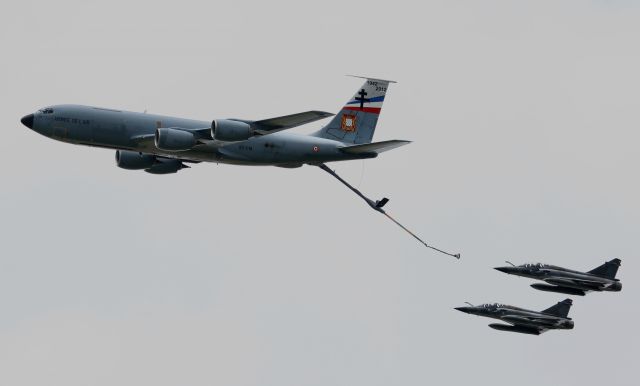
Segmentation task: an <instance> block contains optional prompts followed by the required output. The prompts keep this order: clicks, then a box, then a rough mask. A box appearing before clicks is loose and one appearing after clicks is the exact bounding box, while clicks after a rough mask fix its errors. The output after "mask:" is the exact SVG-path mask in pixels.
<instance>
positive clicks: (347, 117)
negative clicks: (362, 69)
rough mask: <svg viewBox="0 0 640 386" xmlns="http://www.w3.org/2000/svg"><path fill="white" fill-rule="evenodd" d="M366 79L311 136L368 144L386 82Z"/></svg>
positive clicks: (376, 120)
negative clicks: (327, 121)
mask: <svg viewBox="0 0 640 386" xmlns="http://www.w3.org/2000/svg"><path fill="white" fill-rule="evenodd" d="M365 79H367V80H366V81H365V82H364V84H363V85H362V87H360V88H358V90H357V91H356V93H355V95H354V96H353V97H352V98H351V99H349V101H348V102H347V103H346V104H345V105H344V107H342V109H341V110H340V112H338V113H337V114H336V116H335V117H334V118H333V119H332V120H331V122H329V124H328V125H327V126H325V127H323V128H322V129H321V130H320V131H318V132H317V133H315V134H314V135H315V136H317V137H322V138H328V139H333V140H336V141H341V142H345V143H350V144H363V143H370V142H371V141H372V139H373V133H374V132H375V130H376V124H377V123H378V117H379V116H380V112H381V111H382V103H383V102H384V98H385V95H386V94H387V88H388V87H389V84H390V83H395V82H393V81H390V80H382V79H373V78H365Z"/></svg>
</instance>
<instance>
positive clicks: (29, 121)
mask: <svg viewBox="0 0 640 386" xmlns="http://www.w3.org/2000/svg"><path fill="white" fill-rule="evenodd" d="M20 122H22V124H23V125H25V126H27V127H28V128H30V129H33V114H29V115H25V116H24V117H22V119H21V120H20Z"/></svg>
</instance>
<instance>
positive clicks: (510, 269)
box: [494, 267, 513, 273]
mask: <svg viewBox="0 0 640 386" xmlns="http://www.w3.org/2000/svg"><path fill="white" fill-rule="evenodd" d="M494 269H495V270H496V271H500V272H504V273H510V272H512V271H513V268H511V267H495V268H494Z"/></svg>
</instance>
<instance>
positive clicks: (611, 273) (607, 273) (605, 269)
mask: <svg viewBox="0 0 640 386" xmlns="http://www.w3.org/2000/svg"><path fill="white" fill-rule="evenodd" d="M621 262H622V261H621V260H620V259H613V260H611V261H607V262H606V263H604V264H602V265H601V266H599V267H598V268H595V269H592V270H591V271H589V273H590V274H592V275H596V276H601V277H604V278H607V279H612V280H613V279H615V278H616V274H617V273H618V268H619V267H620V263H621Z"/></svg>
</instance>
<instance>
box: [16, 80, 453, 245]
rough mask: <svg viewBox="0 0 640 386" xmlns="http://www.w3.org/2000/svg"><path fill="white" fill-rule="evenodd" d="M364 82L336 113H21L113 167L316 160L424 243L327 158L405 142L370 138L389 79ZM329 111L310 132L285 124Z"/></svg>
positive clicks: (289, 164) (356, 156) (360, 155)
mask: <svg viewBox="0 0 640 386" xmlns="http://www.w3.org/2000/svg"><path fill="white" fill-rule="evenodd" d="M364 79H365V82H364V84H363V85H362V86H361V87H359V88H358V90H357V91H356V93H355V94H354V95H353V97H352V98H350V99H349V100H348V101H347V103H346V104H345V105H344V106H343V107H342V108H341V109H340V110H339V111H338V113H337V114H336V115H335V116H334V114H332V113H327V112H323V111H316V110H311V111H305V112H301V113H297V114H291V115H285V116H280V117H276V118H267V119H260V120H248V119H236V118H229V119H213V120H211V121H199V120H193V119H184V118H175V117H168V116H162V115H154V114H146V113H139V112H130V111H122V110H115V109H107V108H101V107H91V106H80V105H55V106H49V107H44V108H42V109H40V110H38V111H36V112H35V113H32V114H28V115H26V116H24V117H23V118H22V119H21V122H22V124H24V125H25V126H27V127H28V128H29V129H32V130H33V131H35V132H37V133H40V134H42V135H44V136H47V137H49V138H53V139H55V140H58V141H63V142H68V143H72V144H77V145H87V146H94V147H100V148H108V149H114V150H116V152H115V155H116V164H117V165H118V167H120V168H123V169H130V170H144V171H146V172H148V173H152V174H169V173H176V172H178V171H179V170H182V169H184V168H188V167H189V166H187V164H189V163H199V162H215V163H228V164H236V165H271V166H277V167H282V168H297V167H301V166H303V165H312V166H317V167H319V168H320V169H322V170H323V171H325V172H327V173H329V174H330V175H331V176H333V177H335V178H336V179H338V180H339V181H340V182H341V183H343V184H344V185H346V186H347V187H348V188H349V189H351V190H352V191H353V192H354V193H356V194H357V195H358V196H359V197H360V198H362V199H363V200H364V201H365V202H366V203H367V205H369V206H370V207H371V208H373V209H374V210H375V211H377V212H379V213H382V214H384V215H385V216H387V217H388V218H389V219H390V220H392V221H393V222H395V223H396V224H397V225H398V226H400V227H402V228H403V229H404V230H405V231H407V232H408V233H409V234H411V236H413V237H415V238H416V239H417V240H418V241H420V242H421V243H422V244H424V245H425V246H426V247H428V248H432V249H435V250H437V251H439V252H442V253H445V254H447V255H450V256H453V257H456V258H460V255H459V254H450V253H448V252H444V251H442V250H439V249H437V248H435V247H433V246H430V245H428V244H427V243H425V242H424V241H422V240H421V239H420V238H419V237H418V236H416V235H415V234H413V233H412V232H410V231H409V230H408V229H406V228H405V227H404V226H402V225H401V224H400V223H398V222H397V221H396V220H395V219H393V218H392V217H391V216H389V214H388V213H386V212H385V211H384V209H382V208H383V207H384V206H385V205H386V204H387V202H388V201H389V199H388V198H386V197H385V198H382V199H380V200H371V199H369V198H368V197H366V196H365V195H364V194H362V193H361V192H360V191H359V190H358V189H356V188H354V187H353V186H351V185H350V184H349V183H347V182H346V181H345V180H343V179H342V178H340V177H339V176H338V175H337V174H336V173H335V171H333V170H331V169H330V168H329V167H328V166H327V165H326V164H325V163H326V162H334V161H348V160H361V159H368V158H375V157H377V156H378V155H379V154H381V153H382V152H385V151H388V150H392V149H395V148H397V147H400V146H404V145H406V144H408V143H410V141H404V140H388V141H381V142H372V140H373V134H374V132H375V129H376V125H377V123H378V117H379V116H380V112H381V111H382V104H383V102H384V100H385V96H386V94H387V90H388V87H389V85H390V84H391V83H395V82H393V81H390V80H384V79H374V78H364ZM331 116H334V117H333V118H332V119H331V121H330V122H329V123H328V124H327V125H326V126H324V127H323V128H322V129H320V130H319V131H317V132H315V133H312V134H310V135H302V134H296V133H290V132H288V131H286V130H288V129H291V128H294V127H297V126H301V125H304V124H307V123H310V122H315V121H318V120H320V119H324V118H328V117H331Z"/></svg>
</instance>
